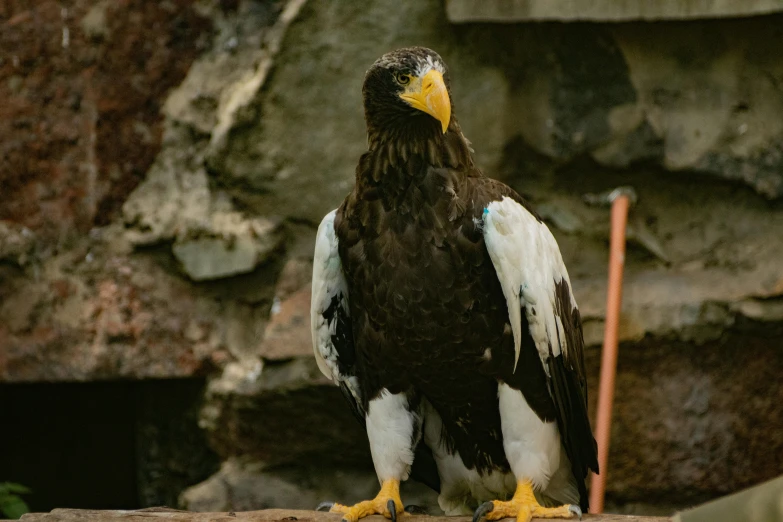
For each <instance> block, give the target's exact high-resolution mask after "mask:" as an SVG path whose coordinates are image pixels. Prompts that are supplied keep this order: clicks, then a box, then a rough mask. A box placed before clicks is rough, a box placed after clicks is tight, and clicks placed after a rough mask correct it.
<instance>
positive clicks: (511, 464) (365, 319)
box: [311, 47, 598, 522]
mask: <svg viewBox="0 0 783 522" xmlns="http://www.w3.org/2000/svg"><path fill="white" fill-rule="evenodd" d="M362 94H363V101H364V113H365V122H366V128H367V144H368V146H367V151H366V152H364V153H363V154H362V155H361V157H360V158H359V162H358V165H357V167H356V181H355V186H354V187H353V190H352V191H351V192H350V193H349V194H348V195H347V197H346V198H345V200H344V201H343V202H342V204H341V205H340V206H339V207H338V208H337V209H335V210H333V211H331V212H329V213H328V214H327V215H326V216H325V217H324V218H323V220H322V221H321V223H320V225H319V227H318V232H317V236H316V242H315V254H314V259H313V282H312V301H311V319H312V339H313V349H314V352H315V358H316V361H317V363H318V366H319V368H320V370H321V371H322V372H323V373H324V375H326V377H328V378H329V379H331V380H333V381H334V382H335V383H336V384H337V385H339V387H340V389H341V391H342V392H343V395H344V396H345V397H346V398H347V400H348V402H349V404H350V405H351V407H352V409H353V411H354V413H355V414H356V416H357V417H358V418H359V419H360V420H361V421H362V422H363V423H364V425H365V427H366V431H367V437H368V439H369V445H370V451H371V454H372V460H373V464H374V466H375V471H376V473H377V475H378V480H379V483H380V491H379V493H378V495H377V496H376V497H375V498H374V499H372V500H367V501H363V502H359V503H358V504H356V505H353V506H347V505H342V504H337V503H326V507H327V508H328V509H329V511H331V512H337V513H342V514H343V520H344V521H346V522H356V521H357V520H359V519H360V518H363V517H365V516H369V515H373V514H381V515H384V516H385V517H387V518H390V519H392V520H393V521H394V520H396V519H397V516H398V515H400V514H402V513H403V512H404V510H405V508H404V506H403V503H402V500H401V498H400V489H399V488H400V482H401V481H404V480H406V479H408V478H409V477H411V476H412V477H413V478H417V479H419V480H421V481H422V482H424V483H426V484H428V485H430V486H431V487H433V488H434V489H435V490H436V491H438V492H439V496H438V504H439V505H440V507H441V508H442V509H443V510H444V511H445V512H446V514H448V515H455V514H470V513H473V515H474V517H473V519H474V521H475V522H478V520H480V519H481V518H482V517H485V518H486V519H488V520H498V519H501V518H506V517H517V519H518V520H519V521H520V522H527V521H528V520H530V519H531V518H532V517H542V518H572V517H580V518H581V515H582V512H583V511H585V510H587V507H588V506H587V490H586V485H585V479H586V476H587V473H588V470H593V471H594V472H598V461H597V449H596V442H595V439H594V438H593V435H592V431H591V428H590V421H589V418H588V414H587V386H586V379H585V366H584V355H583V351H584V340H583V335H582V325H581V320H580V316H579V310H578V308H577V304H576V301H575V299H574V295H573V293H572V289H571V283H570V280H569V277H568V272H567V271H566V267H565V265H564V264H563V259H562V256H561V254H560V250H559V248H558V245H557V242H556V241H555V238H554V237H553V236H552V234H551V232H550V231H549V229H548V228H547V226H546V225H545V224H544V222H543V221H542V219H541V217H539V216H538V215H537V214H536V212H535V211H534V209H533V208H531V206H530V205H529V204H528V203H527V202H526V201H525V200H524V199H523V198H522V197H520V196H519V194H517V193H516V192H515V191H514V190H512V189H511V188H509V187H508V186H506V185H505V184H503V183H501V182H499V181H497V180H494V179H491V178H489V177H487V176H485V175H484V174H483V173H482V171H481V170H480V169H479V168H478V167H477V166H476V164H475V162H474V160H473V156H472V153H473V150H472V148H471V145H470V142H469V141H468V140H467V139H466V138H465V136H464V135H463V133H462V130H461V128H460V125H459V123H458V122H457V119H456V117H455V115H454V108H453V103H452V99H451V95H450V78H449V73H448V70H447V68H446V65H445V64H444V62H443V60H442V59H441V57H440V56H439V55H438V54H437V53H436V52H435V51H432V50H430V49H427V48H424V47H410V48H403V49H398V50H396V51H392V52H389V53H387V54H385V55H383V56H382V57H381V58H379V59H378V60H377V61H376V62H375V63H374V64H373V65H372V66H371V67H370V68H369V69H368V70H367V72H366V74H365V77H364V83H363V88H362Z"/></svg>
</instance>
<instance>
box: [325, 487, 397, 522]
mask: <svg viewBox="0 0 783 522" xmlns="http://www.w3.org/2000/svg"><path fill="white" fill-rule="evenodd" d="M402 509H403V508H402V500H401V499H400V481H399V480H394V479H391V480H386V481H384V482H383V485H382V486H381V490H380V491H379V492H378V494H377V495H376V496H375V498H374V499H372V500H365V501H364V502H359V503H358V504H354V505H353V506H344V505H342V504H334V505H333V506H332V508H331V509H330V510H329V511H330V512H331V513H342V514H343V520H345V521H346V522H357V520H359V519H360V518H364V517H368V516H370V515H383V516H385V517H386V518H391V519H392V520H396V519H397V515H398V514H399V513H402Z"/></svg>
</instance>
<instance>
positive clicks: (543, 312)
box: [483, 197, 598, 493]
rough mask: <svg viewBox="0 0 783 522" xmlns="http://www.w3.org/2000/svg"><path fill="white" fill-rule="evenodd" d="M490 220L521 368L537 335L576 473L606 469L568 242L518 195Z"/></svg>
mask: <svg viewBox="0 0 783 522" xmlns="http://www.w3.org/2000/svg"><path fill="white" fill-rule="evenodd" d="M483 226H484V242H485V244H486V245H487V250H488V252H489V256H490V258H491V259H492V264H493V265H494V267H495V271H496V273H497V276H498V279H499V281H500V284H501V286H502V288H503V294H504V296H505V298H506V303H507V304H508V315H509V319H510V323H511V329H512V332H513V336H514V349H515V355H514V367H515V370H516V364H517V362H518V360H519V353H520V347H521V346H522V344H523V343H526V344H528V341H532V344H534V345H535V347H536V349H537V351H538V355H539V357H540V359H541V364H542V365H543V367H544V372H545V374H546V377H547V383H548V386H549V393H550V395H551V396H552V400H553V402H554V405H555V410H556V413H557V424H558V429H559V431H560V436H561V440H562V442H563V446H564V447H565V450H566V453H567V455H568V457H569V459H570V460H571V464H572V468H573V471H574V474H575V475H576V478H577V479H584V477H585V476H586V475H587V470H588V469H592V470H594V471H596V472H597V471H598V459H597V450H596V443H595V439H594V438H593V435H592V431H591V429H590V421H589V418H588V416H587V382H586V379H585V368H584V339H583V336H582V322H581V319H580V316H579V310H578V308H577V305H576V300H575V299H574V295H573V293H572V292H571V284H570V280H569V278H568V272H567V271H566V267H565V265H564V264H563V258H562V256H561V255H560V249H559V248H558V246H557V242H556V241H555V238H554V236H552V233H551V232H550V231H549V229H548V228H547V227H546V225H545V224H544V223H543V222H542V221H540V219H538V218H537V217H536V216H534V215H533V214H532V213H531V212H529V211H528V210H527V209H526V208H525V207H524V206H522V205H521V204H520V203H518V202H517V201H515V200H514V199H512V198H510V197H503V199H502V200H500V201H493V202H492V203H490V204H489V205H487V207H486V209H485V210H484V216H483ZM523 336H528V337H527V338H525V339H524V340H523ZM580 482H581V481H580ZM583 488H584V484H583V483H581V484H580V490H583ZM580 493H581V491H580Z"/></svg>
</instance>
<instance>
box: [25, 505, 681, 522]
mask: <svg viewBox="0 0 783 522" xmlns="http://www.w3.org/2000/svg"><path fill="white" fill-rule="evenodd" d="M340 517H341V515H339V514H338V513H321V512H318V511H298V510H291V509H265V510H262V511H238V512H236V513H234V512H233V511H232V512H228V513H196V512H191V511H178V510H176V509H168V508H147V509H140V510H137V511H93V510H82V509H55V510H54V511H52V512H51V513H29V514H27V515H24V516H23V517H22V518H21V520H22V521H23V522H71V521H73V522H76V521H79V522H82V521H85V522H98V521H100V522H154V519H158V520H160V521H171V522H235V521H236V522H239V521H242V522H294V521H296V522H340ZM403 519H404V520H405V521H406V522H470V520H471V518H470V517H467V516H465V517H445V516H427V515H405V516H404V517H403ZM385 520H386V519H385V518H383V517H381V516H378V515H374V516H371V517H367V522H384V521H385ZM534 520H539V519H534ZM582 520H584V521H586V522H664V521H668V520H670V519H669V518H666V517H639V516H628V515H590V514H587V515H584V517H583V518H582Z"/></svg>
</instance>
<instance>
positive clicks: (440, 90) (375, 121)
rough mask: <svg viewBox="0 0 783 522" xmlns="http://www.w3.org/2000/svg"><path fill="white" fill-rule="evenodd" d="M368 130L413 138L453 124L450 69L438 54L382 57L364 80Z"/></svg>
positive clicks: (420, 51)
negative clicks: (413, 133)
mask: <svg viewBox="0 0 783 522" xmlns="http://www.w3.org/2000/svg"><path fill="white" fill-rule="evenodd" d="M362 93H363V95H364V114H365V119H366V120H367V130H368V132H369V133H370V134H373V133H376V132H385V133H404V134H409V133H411V132H415V133H416V134H418V133H420V132H421V131H424V132H426V131H428V130H432V131H438V132H440V133H441V134H445V133H446V130H447V129H448V127H449V123H450V122H451V112H452V110H451V109H452V107H451V98H450V96H449V79H448V72H447V71H446V65H445V64H444V63H443V60H442V59H441V57H440V56H439V55H438V53H436V52H435V51H433V50H431V49H427V48H425V47H406V48H403V49H397V50H396V51H392V52H390V53H386V54H384V55H383V56H381V57H380V58H379V59H378V60H377V61H376V62H375V63H374V64H373V65H372V67H370V69H369V70H368V71H367V74H366V75H365V77H364V86H363V88H362Z"/></svg>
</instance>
